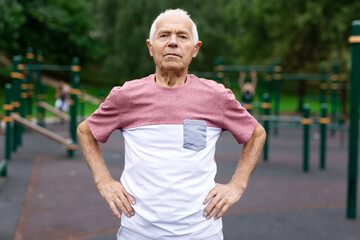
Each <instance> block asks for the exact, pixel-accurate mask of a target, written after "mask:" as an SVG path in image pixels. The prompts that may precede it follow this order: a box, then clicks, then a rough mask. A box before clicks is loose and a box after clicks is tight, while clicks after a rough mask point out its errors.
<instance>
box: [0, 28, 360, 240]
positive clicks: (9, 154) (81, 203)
mask: <svg viewBox="0 0 360 240" xmlns="http://www.w3.org/2000/svg"><path fill="white" fill-rule="evenodd" d="M349 44H351V56H352V70H351V73H350V74H349V76H348V77H349V79H347V80H349V81H348V83H342V82H340V79H339V72H338V65H337V63H336V62H334V63H331V66H332V68H331V71H328V70H327V69H326V67H325V66H323V67H322V69H321V71H320V73H319V74H317V73H314V74H289V73H284V72H282V63H281V61H280V60H276V61H275V64H269V65H268V66H227V65H224V64H223V62H222V60H221V59H218V60H217V61H216V64H215V68H214V71H211V72H197V73H195V74H197V75H199V76H204V77H207V78H212V79H214V80H216V81H218V82H220V83H222V84H224V85H225V86H227V87H229V88H231V89H232V90H233V91H234V92H236V91H239V89H238V87H237V79H236V77H234V76H238V75H239V73H240V72H247V73H250V72H251V71H256V72H257V73H258V76H259V84H258V87H257V91H258V92H259V93H258V97H256V98H255V99H252V100H250V99H249V100H246V99H245V101H243V100H241V99H240V98H239V101H241V103H242V104H243V105H244V107H246V108H247V110H248V111H249V112H251V113H252V114H253V115H254V116H255V117H256V118H257V119H258V121H259V122H260V123H262V125H263V126H264V127H265V129H266V131H267V133H268V138H267V141H266V144H265V147H264V152H263V155H262V157H261V159H260V161H259V165H258V167H257V169H256V170H255V172H254V175H253V177H252V179H251V180H250V184H249V187H248V190H247V191H246V193H245V194H244V196H243V198H242V199H241V200H240V201H239V202H238V203H237V204H236V205H234V206H233V207H232V208H231V209H230V210H229V212H228V214H227V215H226V216H225V217H224V218H223V221H224V237H225V239H226V240H237V239H269V240H272V239H299V240H300V239H334V240H335V239H349V240H352V239H354V240H355V239H360V227H359V226H360V222H359V219H358V217H357V216H358V215H359V212H360V211H359V210H358V208H357V207H358V206H359V201H358V199H359V198H357V197H358V192H359V191H358V184H357V183H358V177H357V175H358V147H359V142H358V132H359V126H358V125H359V94H358V90H359V89H360V67H359V66H360V22H359V21H354V22H353V26H352V36H350V38H349ZM35 60H36V61H35ZM42 61H43V56H42V54H41V52H37V55H36V57H35V55H34V54H33V52H32V49H29V50H28V52H27V54H26V56H25V61H24V59H23V58H22V57H21V56H15V57H14V58H13V62H12V64H13V71H12V73H11V77H12V83H9V84H6V85H5V86H4V88H5V94H4V96H3V97H4V106H3V109H4V114H3V116H2V124H1V132H2V133H1V135H0V149H1V150H2V152H3V153H4V155H3V157H4V159H3V160H2V161H1V164H0V173H1V179H0V207H1V216H2V217H1V219H2V220H1V224H0V239H26V240H27V239H36V240H42V239H99V240H100V239H114V236H115V234H116V232H117V228H118V225H119V221H118V220H117V219H116V218H115V217H114V216H113V215H112V213H111V211H110V210H109V209H108V206H107V204H106V202H105V201H104V200H103V199H102V198H101V196H100V195H99V194H98V192H97V189H96V186H95V184H94V183H93V179H92V176H91V172H90V170H89V169H88V167H87V165H86V163H85V162H84V160H83V158H82V156H81V151H80V150H79V146H78V145H77V139H76V127H77V124H78V123H79V121H81V120H82V119H85V117H86V116H85V114H84V112H85V111H84V109H85V108H86V107H87V104H89V102H91V103H92V104H97V105H99V104H100V103H101V102H102V100H103V99H100V98H99V97H94V96H91V95H89V94H87V93H86V92H85V90H82V89H80V82H81V81H80V77H79V72H80V71H81V67H80V62H79V59H77V58H74V59H73V61H72V63H71V64H69V65H61V66H55V65H42ZM44 70H47V71H50V70H51V71H66V72H68V73H69V79H66V80H65V81H66V82H69V83H70V84H71V91H70V94H71V96H70V100H71V101H70V110H69V114H68V113H65V112H61V111H59V110H57V109H56V108H54V107H53V105H54V104H53V103H51V102H47V101H46V100H47V96H46V91H45V88H46V87H55V88H56V87H58V86H57V83H56V81H55V82H54V81H53V82H51V81H44V76H43V74H42V71H44ZM328 72H331V73H328ZM286 81H293V82H296V81H303V82H305V83H309V82H314V83H315V84H316V85H317V86H318V95H312V96H308V95H306V92H304V94H303V95H302V96H301V97H300V98H299V103H298V106H299V108H300V109H301V113H294V114H288V115H284V114H282V113H281V112H280V105H281V101H282V99H281V94H280V92H281V91H280V89H281V85H282V84H283V83H284V82H286ZM46 85H47V86H46ZM312 85H314V84H312ZM305 89H306V88H305ZM345 90H348V91H349V96H350V97H349V98H348V99H345V100H344V98H342V94H341V91H345ZM315 102H316V104H315ZM348 102H349V104H350V109H349V115H348V117H346V116H345V115H344V112H346V111H345V110H344V109H343V107H344V106H347V104H348ZM314 105H316V106H319V107H313V106H314ZM34 109H35V111H34ZM47 115H49V116H48V117H46V116H47ZM123 146H124V143H123V138H122V136H121V133H119V132H117V133H114V134H113V135H112V136H111V138H110V140H109V142H108V143H107V144H106V145H103V146H102V149H103V155H104V159H105V161H106V162H107V165H108V167H109V170H110V172H111V174H112V176H113V177H114V178H116V179H118V178H119V177H120V175H121V171H122V169H123V166H124V148H123ZM240 152H241V146H239V145H238V144H237V143H236V141H235V140H234V139H233V138H232V136H231V134H230V133H228V132H224V133H223V134H222V136H221V137H220V140H219V142H218V144H217V152H216V161H217V164H218V173H217V177H216V180H217V182H220V183H225V182H228V181H229V179H230V178H231V176H232V174H233V172H234V169H235V167H236V164H237V161H238V159H239V156H240Z"/></svg>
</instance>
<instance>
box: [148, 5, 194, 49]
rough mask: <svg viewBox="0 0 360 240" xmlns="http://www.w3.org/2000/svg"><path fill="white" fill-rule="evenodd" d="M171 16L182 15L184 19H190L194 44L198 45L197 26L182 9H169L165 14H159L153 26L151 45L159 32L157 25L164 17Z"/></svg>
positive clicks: (151, 29)
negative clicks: (157, 31)
mask: <svg viewBox="0 0 360 240" xmlns="http://www.w3.org/2000/svg"><path fill="white" fill-rule="evenodd" d="M171 14H179V15H182V16H184V17H186V18H188V19H189V20H190V22H191V30H192V35H193V38H194V42H195V45H196V44H197V43H198V42H199V34H198V32H197V28H196V25H195V23H194V21H193V20H192V19H191V18H190V15H189V14H188V13H187V12H186V11H185V10H183V9H180V8H178V9H167V10H166V11H165V12H162V13H160V14H159V16H157V18H156V19H155V20H154V22H153V23H152V24H151V28H150V33H149V40H150V43H151V44H152V43H153V40H154V35H155V32H156V30H157V29H156V25H157V23H158V22H159V20H160V19H161V18H162V17H165V16H168V15H171Z"/></svg>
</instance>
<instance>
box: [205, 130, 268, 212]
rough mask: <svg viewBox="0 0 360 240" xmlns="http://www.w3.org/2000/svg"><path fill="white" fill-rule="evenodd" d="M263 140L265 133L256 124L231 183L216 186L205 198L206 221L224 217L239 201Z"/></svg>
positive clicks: (258, 156) (254, 165)
mask: <svg viewBox="0 0 360 240" xmlns="http://www.w3.org/2000/svg"><path fill="white" fill-rule="evenodd" d="M265 139H266V132H265V130H264V128H263V127H262V126H261V125H260V124H258V125H257V126H256V127H255V130H254V132H253V134H252V135H251V137H250V139H249V140H248V141H247V142H246V143H245V144H244V147H243V150H242V153H241V156H240V160H239V162H238V165H237V168H236V170H235V174H234V176H233V178H232V179H231V181H230V182H229V183H228V184H216V186H215V187H214V188H213V189H212V190H211V191H210V192H209V194H208V196H207V197H206V199H205V201H204V204H208V205H207V206H206V208H205V210H204V216H205V217H206V218H207V219H210V218H212V217H213V216H215V219H218V218H220V217H222V216H224V214H225V213H226V212H227V210H228V209H229V208H230V207H231V206H232V205H234V204H235V203H236V202H237V201H239V200H240V198H241V196H242V195H243V193H244V191H245V189H246V187H247V184H248V181H249V178H250V176H251V174H252V172H253V171H254V169H255V167H256V164H257V162H258V160H259V158H260V154H261V151H262V148H263V146H264V143H265ZM210 199H211V201H210ZM215 214H216V215H215Z"/></svg>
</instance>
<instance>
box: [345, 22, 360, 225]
mask: <svg viewBox="0 0 360 240" xmlns="http://www.w3.org/2000/svg"><path fill="white" fill-rule="evenodd" d="M349 42H350V44H351V77H350V78H351V80H350V111H349V115H350V129H349V166H348V190H347V211H346V216H347V218H349V219H355V218H356V197H357V172H358V143H359V89H360V20H355V21H353V22H352V29H351V37H350V38H349Z"/></svg>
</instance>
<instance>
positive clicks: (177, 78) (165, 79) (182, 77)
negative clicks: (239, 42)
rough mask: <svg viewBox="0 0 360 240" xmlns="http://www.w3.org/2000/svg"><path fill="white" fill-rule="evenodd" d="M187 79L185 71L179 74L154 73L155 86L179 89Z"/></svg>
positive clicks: (171, 72)
mask: <svg viewBox="0 0 360 240" xmlns="http://www.w3.org/2000/svg"><path fill="white" fill-rule="evenodd" d="M186 79H187V70H186V71H184V72H182V73H179V72H173V71H170V72H166V73H164V72H161V71H156V73H155V82H156V84H158V85H160V86H163V87H180V86H181V85H184V84H185V82H186Z"/></svg>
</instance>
